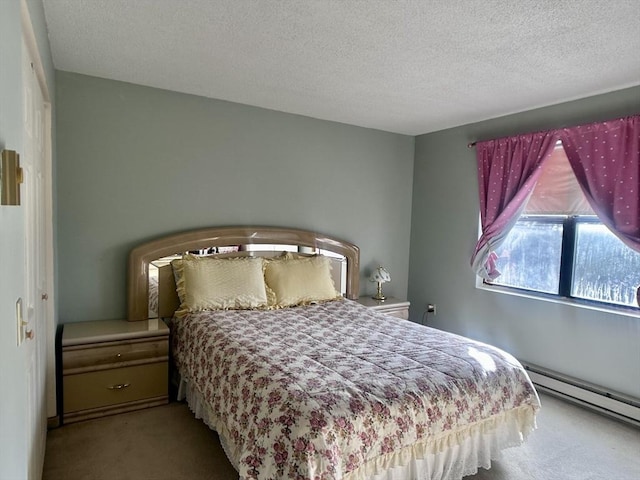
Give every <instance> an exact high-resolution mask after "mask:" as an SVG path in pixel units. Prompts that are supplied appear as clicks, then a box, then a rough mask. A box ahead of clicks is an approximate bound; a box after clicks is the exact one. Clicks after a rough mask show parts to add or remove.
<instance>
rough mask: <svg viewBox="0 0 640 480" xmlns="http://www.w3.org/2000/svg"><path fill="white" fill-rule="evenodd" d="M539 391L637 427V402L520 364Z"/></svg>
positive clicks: (639, 420)
mask: <svg viewBox="0 0 640 480" xmlns="http://www.w3.org/2000/svg"><path fill="white" fill-rule="evenodd" d="M522 365H523V366H524V368H525V369H526V370H527V372H528V373H529V378H531V381H532V382H533V383H534V385H535V386H536V388H538V389H539V390H541V391H543V392H546V393H549V394H551V395H555V396H558V397H561V398H564V399H566V400H569V401H571V402H574V403H577V404H579V405H582V406H583V407H587V408H590V409H593V410H596V411H598V412H600V413H602V414H605V415H609V416H612V417H615V418H617V419H618V420H622V421H624V422H628V423H631V424H633V425H635V426H636V427H640V399H637V398H634V397H631V396H629V395H625V394H622V393H618V392H612V391H607V390H606V389H604V388H603V387H600V386H597V385H593V384H590V383H587V382H584V381H582V380H578V379H576V378H572V377H569V376H567V375H563V374H561V373H557V372H553V371H551V370H548V369H545V368H543V367H540V366H538V365H533V364H531V363H527V362H522Z"/></svg>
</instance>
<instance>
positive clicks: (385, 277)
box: [369, 266, 391, 301]
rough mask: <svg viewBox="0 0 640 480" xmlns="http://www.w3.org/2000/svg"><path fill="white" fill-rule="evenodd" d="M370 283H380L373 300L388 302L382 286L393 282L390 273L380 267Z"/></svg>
mask: <svg viewBox="0 0 640 480" xmlns="http://www.w3.org/2000/svg"><path fill="white" fill-rule="evenodd" d="M369 281H370V282H378V291H377V292H376V294H375V295H374V296H373V297H371V298H373V299H374V300H380V301H382V300H386V299H387V297H385V296H384V295H383V294H382V284H383V283H387V282H390V281H391V275H389V272H387V271H386V270H385V269H384V268H383V267H381V266H380V267H378V268H376V269H375V270H374V271H373V273H372V274H371V276H370V277H369Z"/></svg>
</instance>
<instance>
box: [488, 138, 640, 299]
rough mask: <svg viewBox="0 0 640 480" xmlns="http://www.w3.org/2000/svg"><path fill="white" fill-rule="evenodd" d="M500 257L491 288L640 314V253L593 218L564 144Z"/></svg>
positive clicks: (548, 165)
mask: <svg viewBox="0 0 640 480" xmlns="http://www.w3.org/2000/svg"><path fill="white" fill-rule="evenodd" d="M496 253H497V255H498V260H497V262H496V267H497V269H498V271H500V273H501V275H500V276H499V277H497V278H496V279H495V280H493V281H485V283H487V284H490V285H496V286H501V287H505V288H509V289H517V290H522V291H527V292H530V293H533V294H541V295H545V296H554V297H563V298H571V299H574V300H576V301H578V302H585V303H591V304H596V305H609V306H618V307H623V308H629V309H634V310H640V308H639V307H638V303H637V300H636V290H637V289H638V287H639V286H640V253H638V252H635V251H634V250H632V249H631V248H629V247H628V246H626V245H625V244H624V243H623V242H622V241H621V240H620V239H619V238H618V237H616V236H615V235H614V234H613V233H611V232H610V231H609V229H608V228H607V227H606V226H604V225H603V224H602V223H601V222H600V220H599V219H598V217H597V216H595V213H594V212H593V211H592V209H591V207H590V206H589V204H588V202H587V201H586V198H584V195H583V194H582V191H581V189H580V187H579V185H578V183H577V181H576V180H575V177H574V175H573V171H572V170H571V167H570V165H569V162H568V160H567V158H566V155H565V153H564V149H563V148H562V145H561V144H560V143H558V145H557V146H556V148H555V149H554V152H553V154H552V155H551V157H550V158H549V159H548V160H547V162H546V163H545V164H544V166H543V171H542V173H541V176H540V178H539V180H538V183H537V184H536V187H535V189H534V190H533V192H532V194H531V197H530V198H529V200H528V202H527V205H526V206H525V209H524V211H523V214H522V215H521V216H520V218H519V219H518V221H517V223H516V224H515V225H514V227H513V228H512V230H511V231H510V232H509V234H508V235H507V237H506V239H505V241H504V243H503V244H502V245H501V246H500V248H499V249H497V250H496Z"/></svg>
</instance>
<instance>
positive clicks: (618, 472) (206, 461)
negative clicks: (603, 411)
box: [43, 394, 640, 480]
mask: <svg viewBox="0 0 640 480" xmlns="http://www.w3.org/2000/svg"><path fill="white" fill-rule="evenodd" d="M541 400H542V403H543V408H542V411H541V413H540V415H539V417H538V430H536V431H535V432H534V433H532V434H531V436H530V437H529V440H528V441H527V443H525V444H524V445H523V446H521V447H517V448H512V449H508V450H506V451H505V452H504V456H503V458H502V459H501V460H500V461H496V462H494V464H493V466H492V468H491V469H490V470H481V471H480V472H478V474H476V475H473V476H471V477H467V478H466V479H465V480H638V479H640V430H638V429H636V428H634V427H631V426H629V425H626V424H623V423H620V422H617V421H614V420H611V419H609V418H607V417H603V416H600V415H597V414H594V413H592V412H590V411H588V410H584V409H582V408H579V407H577V406H575V405H573V404H570V403H566V402H564V401H562V400H558V399H556V398H554V397H550V396H548V395H544V394H542V395H541ZM237 478H238V476H237V474H236V472H235V471H234V470H233V467H231V465H230V464H229V462H228V460H227V459H226V457H225V455H224V452H223V451H222V449H221V448H220V443H219V441H218V437H217V435H216V434H215V432H212V431H211V430H209V429H208V428H207V427H206V426H205V425H204V424H203V423H201V422H200V421H198V420H195V419H194V417H193V415H192V414H191V412H190V411H189V409H188V407H187V406H186V405H185V404H182V403H171V404H169V405H166V406H163V407H156V408H150V409H147V410H142V411H138V412H132V413H126V414H122V415H117V416H113V417H106V418H102V419H98V420H91V421H86V422H81V423H76V424H72V425H66V426H64V427H61V428H58V429H54V430H51V431H50V432H49V435H48V437H47V451H46V458H45V465H44V475H43V480H107V479H109V480H113V479H118V480H165V479H166V480H178V479H188V480H205V479H206V480H237Z"/></svg>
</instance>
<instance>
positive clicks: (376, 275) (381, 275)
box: [369, 266, 391, 283]
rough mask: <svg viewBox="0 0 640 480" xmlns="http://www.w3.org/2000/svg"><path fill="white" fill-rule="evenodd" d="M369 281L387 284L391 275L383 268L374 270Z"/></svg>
mask: <svg viewBox="0 0 640 480" xmlns="http://www.w3.org/2000/svg"><path fill="white" fill-rule="evenodd" d="M369 281H371V282H378V283H387V282H390V281H391V275H389V272H387V271H386V270H385V269H384V268H383V267H381V266H380V267H378V268H376V269H375V270H374V271H373V272H372V273H371V276H370V277H369Z"/></svg>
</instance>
